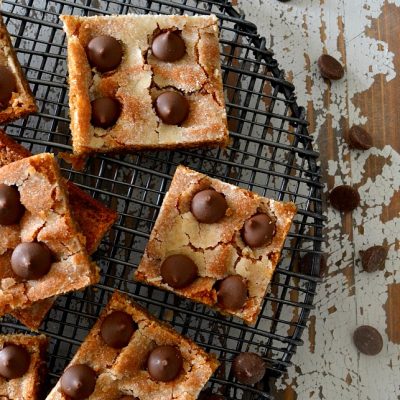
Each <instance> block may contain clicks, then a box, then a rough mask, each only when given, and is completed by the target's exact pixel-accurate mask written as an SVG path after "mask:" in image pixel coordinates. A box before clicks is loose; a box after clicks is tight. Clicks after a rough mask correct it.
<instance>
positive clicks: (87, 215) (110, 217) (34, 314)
mask: <svg viewBox="0 0 400 400" xmlns="http://www.w3.org/2000/svg"><path fill="white" fill-rule="evenodd" d="M31 155H32V154H31V153H30V152H29V151H28V150H27V149H26V148H25V147H23V146H21V145H20V144H19V143H17V142H15V141H14V140H13V139H11V137H9V136H8V135H7V134H6V133H5V132H4V131H3V130H1V129H0V167H2V166H4V165H8V164H10V163H12V162H14V161H18V160H22V159H23V158H26V157H30V156H31ZM66 185H67V191H68V199H69V204H70V207H71V212H72V215H73V217H74V219H75V222H76V223H77V224H78V227H79V229H80V231H81V232H82V233H83V236H84V237H85V239H86V242H85V244H86V250H87V252H88V253H89V254H92V253H93V252H95V251H96V249H97V247H98V245H99V244H100V241H101V239H102V238H103V237H104V235H105V234H106V233H107V231H108V230H109V229H110V227H111V226H112V225H113V223H114V222H115V220H116V219H117V213H116V212H115V211H113V210H111V209H109V208H107V207H106V206H105V205H103V204H102V203H100V202H99V201H97V200H95V199H93V198H92V197H91V196H90V195H88V194H87V193H86V192H84V191H83V190H81V189H80V188H79V187H78V186H76V185H74V184H73V183H72V182H69V181H67V182H66ZM54 300H55V298H48V299H45V300H41V301H38V302H36V303H35V304H33V305H32V306H31V307H28V308H26V309H19V310H15V311H13V312H12V315H13V316H14V317H15V318H17V319H19V320H20V321H21V322H22V323H23V324H24V325H26V326H28V327H29V328H31V329H33V330H37V329H38V328H39V326H40V325H41V323H42V321H43V319H44V317H45V316H46V314H47V313H48V312H49V310H50V308H51V307H52V306H53V304H54Z"/></svg>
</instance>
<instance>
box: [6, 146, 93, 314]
mask: <svg viewBox="0 0 400 400" xmlns="http://www.w3.org/2000/svg"><path fill="white" fill-rule="evenodd" d="M98 279H99V274H98V268H97V266H96V265H95V264H94V263H92V262H91V261H90V259H89V256H88V254H87V252H86V249H85V246H84V237H83V235H82V234H81V233H79V231H78V229H77V226H76V225H75V222H74V220H73V218H72V215H71V212H70V208H69V204H68V199H67V195H66V191H65V188H64V181H63V179H62V177H61V176H60V171H59V168H58V165H57V163H56V161H55V160H54V157H53V156H52V155H51V154H46V153H45V154H39V155H36V156H32V157H29V158H24V159H22V160H20V161H16V162H13V163H11V164H8V165H5V166H3V167H2V168H0V316H1V315H3V314H6V313H9V312H11V311H13V310H16V309H18V308H23V307H27V306H30V305H32V304H33V303H35V302H36V301H39V300H43V299H46V298H49V297H53V296H55V295H57V294H62V293H66V292H69V291H72V290H79V289H82V288H84V287H86V286H88V285H90V284H93V283H95V282H97V281H98Z"/></svg>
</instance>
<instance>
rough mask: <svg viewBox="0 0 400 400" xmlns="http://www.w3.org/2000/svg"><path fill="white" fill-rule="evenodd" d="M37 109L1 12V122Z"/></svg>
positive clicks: (9, 120)
mask: <svg viewBox="0 0 400 400" xmlns="http://www.w3.org/2000/svg"><path fill="white" fill-rule="evenodd" d="M0 6H1V2H0ZM36 111H37V107H36V103H35V99H34V97H33V95H32V92H31V90H30V88H29V84H28V81H27V80H26V78H25V76H24V73H23V72H22V69H21V65H20V63H19V61H18V58H17V56H16V54H15V51H14V48H13V46H12V43H11V39H10V35H9V34H8V32H7V28H6V26H5V24H4V22H3V17H2V16H1V14H0V124H4V123H7V122H11V121H13V120H15V119H18V118H21V117H24V116H26V115H28V114H32V113H34V112H36Z"/></svg>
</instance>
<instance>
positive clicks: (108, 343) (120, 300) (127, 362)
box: [47, 293, 219, 400]
mask: <svg viewBox="0 0 400 400" xmlns="http://www.w3.org/2000/svg"><path fill="white" fill-rule="evenodd" d="M218 365H219V364H218V362H217V360H216V359H215V357H214V356H213V355H210V354H207V353H206V352H204V351H203V350H202V349H200V347H198V346H197V345H196V344H195V343H193V342H192V341H191V340H189V339H186V338H184V337H182V336H180V335H179V334H178V333H177V332H175V331H174V330H173V329H172V328H171V327H170V326H169V325H167V324H165V323H162V322H160V321H158V320H156V319H155V318H154V317H152V316H150V315H149V314H148V313H147V312H146V311H145V310H144V309H143V308H141V307H139V306H138V305H136V304H134V303H133V302H131V301H129V300H128V299H127V298H126V297H125V296H123V295H121V294H119V293H114V294H113V296H112V298H111V300H110V302H109V304H108V305H107V307H106V308H105V310H104V311H103V313H102V314H101V316H100V318H99V319H98V321H97V322H96V324H95V325H94V327H93V328H92V330H91V331H90V333H89V335H88V336H87V338H86V340H85V341H84V342H83V344H82V345H81V347H80V348H79V350H78V352H77V353H76V355H75V356H74V358H73V359H72V361H71V363H70V364H69V366H68V367H67V368H66V369H65V371H64V373H63V374H62V376H61V378H60V380H59V382H58V383H57V384H56V386H55V387H54V389H53V390H52V391H51V393H50V394H49V395H48V397H47V400H65V399H68V400H70V399H86V398H90V399H91V400H104V399H109V400H121V399H131V400H132V399H140V400H155V399H157V400H195V399H197V397H198V395H199V393H200V391H201V389H202V388H203V386H204V385H205V384H206V383H207V381H208V379H209V378H210V377H211V375H212V374H213V372H214V371H215V370H216V368H217V367H218Z"/></svg>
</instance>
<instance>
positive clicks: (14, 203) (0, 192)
mask: <svg viewBox="0 0 400 400" xmlns="http://www.w3.org/2000/svg"><path fill="white" fill-rule="evenodd" d="M24 211H25V208H24V206H23V205H22V204H21V198H20V195H19V192H18V189H16V188H15V187H14V186H8V185H4V184H3V183H1V184H0V225H13V224H17V223H18V222H19V221H20V220H21V218H22V216H23V215H24Z"/></svg>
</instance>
